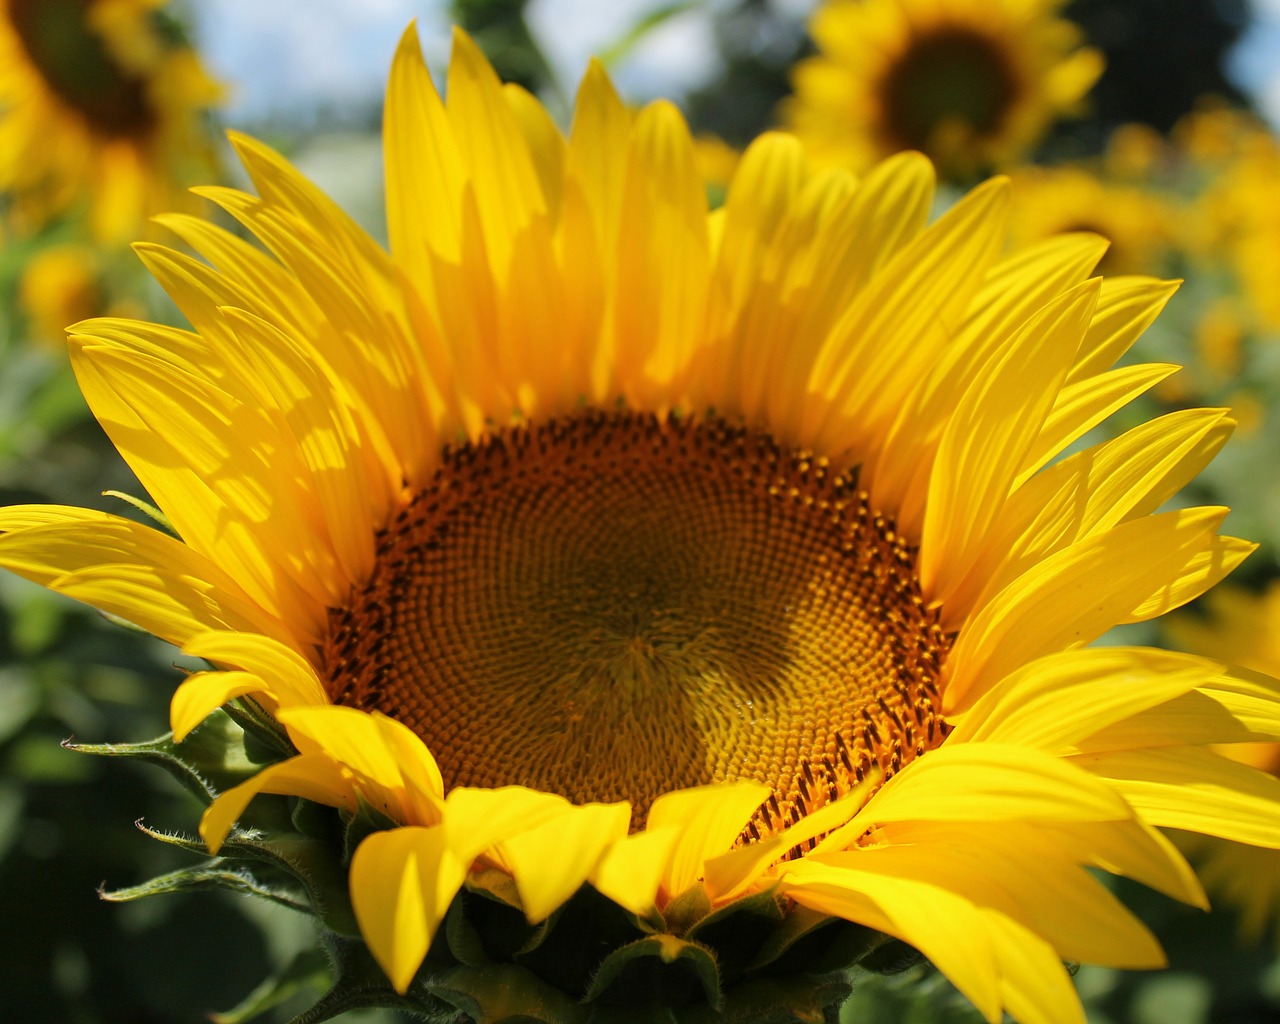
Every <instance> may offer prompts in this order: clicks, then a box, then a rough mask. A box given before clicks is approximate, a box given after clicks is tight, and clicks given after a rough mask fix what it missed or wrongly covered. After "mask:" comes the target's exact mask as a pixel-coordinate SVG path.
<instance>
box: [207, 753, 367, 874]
mask: <svg viewBox="0 0 1280 1024" xmlns="http://www.w3.org/2000/svg"><path fill="white" fill-rule="evenodd" d="M259 793H282V794H285V795H288V796H300V797H303V798H305V799H307V800H314V801H316V803H321V804H328V805H329V806H330V807H341V808H342V809H343V810H347V811H351V812H353V813H354V812H355V810H356V806H357V804H358V800H357V796H356V790H355V789H354V788H353V786H352V785H351V781H350V779H349V778H348V777H347V775H346V774H345V773H344V772H343V771H342V768H341V767H340V766H339V765H338V764H337V763H335V762H334V760H333V759H332V758H330V757H327V756H325V755H324V754H300V755H299V756H297V757H291V758H289V760H287V761H279V762H277V763H276V764H269V765H267V766H266V767H265V768H263V769H262V770H261V771H260V772H258V774H257V775H254V776H253V777H252V778H250V779H247V780H246V781H244V782H242V783H240V785H238V786H236V787H234V788H232V789H229V790H227V791H226V792H225V793H222V794H220V795H219V796H218V798H217V799H216V800H214V802H213V803H211V804H210V805H209V806H208V807H207V808H206V809H205V812H204V815H203V816H202V817H201V819H200V836H201V838H202V839H204V841H205V845H207V846H208V847H209V852H210V853H214V854H216V853H217V852H218V850H219V849H221V848H222V844H223V842H224V841H225V840H226V838H227V833H228V832H230V831H231V826H232V825H234V824H235V823H236V820H237V819H238V818H239V817H240V815H242V814H243V813H244V809H245V808H246V807H248V806H249V803H250V801H251V800H253V798H254V797H255V796H257V795H258V794H259Z"/></svg>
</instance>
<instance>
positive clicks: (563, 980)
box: [486, 885, 646, 998]
mask: <svg viewBox="0 0 1280 1024" xmlns="http://www.w3.org/2000/svg"><path fill="white" fill-rule="evenodd" d="M521 920H522V921H523V917H522V918H521ZM645 934H646V933H645V931H644V930H643V929H641V927H640V926H639V922H638V921H637V918H636V916H635V915H634V914H632V913H630V912H629V911H627V910H625V909H624V908H622V907H620V906H618V904H616V903H614V902H613V900H611V899H609V898H608V897H606V896H602V895H601V894H600V892H599V891H598V890H596V889H595V888H593V887H592V886H590V885H584V886H583V887H582V888H581V889H579V890H578V891H577V892H576V893H575V894H574V896H573V898H572V899H571V900H569V902H568V903H566V904H564V905H563V906H562V907H560V908H559V909H557V910H556V912H555V913H554V914H553V915H552V916H551V918H550V919H549V921H548V927H547V929H546V931H545V932H541V933H540V934H538V935H537V936H536V939H537V941H536V942H534V941H533V938H534V937H526V939H525V942H524V944H523V945H522V946H521V948H520V949H519V950H518V951H517V953H516V954H515V957H514V959H515V960H516V961H517V962H518V963H520V964H521V965H523V966H525V967H527V968H529V969H530V970H531V971H534V972H535V973H537V975H538V976H539V977H541V978H543V979H544V980H546V981H547V982H549V983H550V984H552V985H554V986H555V987H556V988H558V989H560V990H561V991H563V992H568V993H570V994H571V995H573V996H574V997H575V998H576V997H579V996H581V995H582V994H583V993H585V992H586V991H587V989H588V988H590V986H591V983H592V982H593V981H594V980H595V976H596V974H597V972H598V969H599V966H600V964H601V961H602V960H604V959H605V958H606V957H607V956H608V955H609V953H610V951H611V950H616V949H618V948H619V947H622V946H626V945H629V944H630V943H632V942H635V941H636V940H637V939H642V938H644V937H645ZM486 945H487V948H490V949H493V948H494V947H493V946H492V945H491V944H488V943H487V944H486Z"/></svg>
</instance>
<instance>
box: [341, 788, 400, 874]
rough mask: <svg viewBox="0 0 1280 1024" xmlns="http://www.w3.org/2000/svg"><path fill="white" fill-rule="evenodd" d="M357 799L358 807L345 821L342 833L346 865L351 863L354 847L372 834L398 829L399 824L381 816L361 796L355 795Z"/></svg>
mask: <svg viewBox="0 0 1280 1024" xmlns="http://www.w3.org/2000/svg"><path fill="white" fill-rule="evenodd" d="M357 798H358V800H359V805H358V806H357V808H356V813H355V814H353V815H351V816H350V817H349V818H348V819H347V823H346V827H345V828H344V829H343V833H342V856H343V858H344V859H345V861H346V863H348V864H350V863H351V858H352V857H354V856H355V853H356V847H358V846H359V845H360V844H361V843H363V842H364V841H365V840H366V839H368V838H369V836H371V835H373V833H375V832H385V831H386V830H388V829H393V828H398V827H399V822H397V821H395V820H394V819H393V818H391V817H389V816H387V815H386V814H383V813H382V812H381V811H380V810H378V809H377V808H376V807H374V806H373V805H372V804H371V803H369V802H368V801H367V800H365V798H364V797H363V796H360V795H359V794H357Z"/></svg>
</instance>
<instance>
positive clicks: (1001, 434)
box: [919, 282, 1097, 601]
mask: <svg viewBox="0 0 1280 1024" xmlns="http://www.w3.org/2000/svg"><path fill="white" fill-rule="evenodd" d="M1096 302H1097V284H1096V283H1093V282H1086V283H1084V284H1082V285H1079V286H1077V287H1076V288H1074V289H1072V290H1071V291H1069V292H1067V293H1066V294H1065V295H1063V296H1062V297H1061V298H1059V299H1057V300H1055V301H1054V302H1053V303H1051V304H1050V305H1049V306H1048V307H1046V308H1045V310H1044V311H1042V312H1041V313H1040V314H1039V315H1038V316H1037V317H1036V318H1035V319H1034V320H1033V321H1032V322H1031V323H1030V324H1028V325H1027V327H1026V328H1025V329H1024V330H1023V331H1022V332H1021V333H1020V334H1019V335H1018V336H1017V337H1018V340H1017V342H1016V343H1015V344H1011V345H1010V346H1009V349H1008V350H1007V351H1006V352H1004V353H1003V354H1002V356H1001V357H1000V358H999V359H998V360H994V361H993V364H992V367H991V371H990V373H989V375H987V376H986V378H985V379H984V380H981V381H980V382H978V385H977V386H976V387H974V388H973V389H971V390H970V392H969V393H968V394H966V395H965V397H964V399H963V400H962V401H961V403H960V406H959V407H958V408H957V410H956V413H955V415H954V416H953V417H952V419H951V422H950V423H949V424H948V425H947V428H946V431H945V432H944V433H943V436H942V440H941V443H940V444H939V447H938V457H937V461H936V462H935V463H934V467H933V477H932V479H931V480H930V482H929V497H928V508H927V511H926V512H925V520H924V537H923V538H922V540H921V542H920V566H919V573H920V582H921V585H922V586H923V588H924V590H925V593H927V594H930V595H931V596H934V597H936V598H937V599H938V600H942V601H945V600H946V598H947V597H948V596H949V595H950V593H951V592H952V590H954V588H955V587H956V586H957V585H958V584H959V583H960V581H961V580H962V579H963V578H964V574H965V572H966V571H967V570H968V568H969V566H970V565H972V563H973V561H974V560H975V559H976V558H977V555H978V545H980V544H981V542H982V539H983V538H984V537H985V536H986V534H987V532H988V531H989V530H990V529H991V526H992V524H993V523H994V522H995V520H996V517H997V516H998V515H999V512H1000V509H1001V508H1002V507H1003V505H1004V502H1005V499H1006V498H1007V496H1008V494H1009V490H1010V488H1011V486H1012V484H1013V475H1014V471H1013V468H1012V467H1013V466H1014V465H1017V464H1018V463H1019V462H1020V461H1021V459H1022V457H1023V455H1024V453H1025V452H1026V450H1027V448H1028V447H1029V446H1030V444H1031V442H1032V439H1033V438H1034V437H1035V436H1036V434H1037V433H1038V432H1039V430H1040V427H1041V424H1042V423H1043V422H1044V417H1045V416H1046V414H1047V413H1048V411H1049V409H1050V407H1051V405H1052V403H1053V399H1054V396H1055V395H1056V394H1057V392H1058V388H1059V386H1060V385H1061V383H1062V378H1063V376H1065V374H1066V370H1067V366H1068V365H1069V363H1070V360H1071V357H1072V356H1073V355H1074V353H1075V346H1076V345H1077V344H1078V343H1079V337H1080V335H1081V333H1082V332H1083V330H1084V327H1085V324H1087V323H1088V320H1089V317H1090V315H1091V314H1092V312H1093V307H1094V305H1095V303H1096Z"/></svg>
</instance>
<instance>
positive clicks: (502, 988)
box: [294, 964, 590, 1024]
mask: <svg viewBox="0 0 1280 1024" xmlns="http://www.w3.org/2000/svg"><path fill="white" fill-rule="evenodd" d="M430 990H431V992H432V994H433V995H435V996H437V997H438V998H440V999H443V1000H445V1001H446V1002H447V1003H449V1004H450V1005H451V1006H453V1007H454V1008H455V1009H456V1010H458V1011H460V1012H461V1013H463V1014H466V1017H465V1018H463V1019H464V1020H471V1021H474V1022H475V1024H587V1021H588V1019H589V1017H590V1011H589V1010H588V1009H587V1008H586V1007H583V1006H581V1005H579V1004H578V1003H575V1002H574V1001H573V1000H572V999H570V998H569V997H568V996H566V995H565V994H564V993H563V992H560V991H558V990H557V989H555V988H553V987H552V986H550V985H548V984H547V983H546V982H544V981H542V980H541V979H539V978H538V976H537V975H535V974H534V973H533V972H532V971H529V970H526V969H525V968H523V967H520V966H518V965H516V964H493V965H491V966H489V967H467V966H462V967H455V968H452V969H451V970H448V971H445V972H443V973H442V974H440V975H437V976H436V977H434V978H432V979H431V986H430ZM294 1024H296V1022H294Z"/></svg>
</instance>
